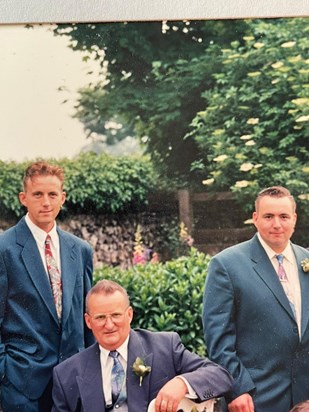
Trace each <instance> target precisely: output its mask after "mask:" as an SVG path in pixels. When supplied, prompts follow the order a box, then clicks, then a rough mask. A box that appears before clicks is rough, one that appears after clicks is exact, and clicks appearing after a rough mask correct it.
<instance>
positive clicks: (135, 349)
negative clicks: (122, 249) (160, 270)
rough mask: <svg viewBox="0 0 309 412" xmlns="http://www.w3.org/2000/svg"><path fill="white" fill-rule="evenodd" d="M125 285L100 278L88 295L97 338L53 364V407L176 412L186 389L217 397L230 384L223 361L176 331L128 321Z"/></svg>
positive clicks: (59, 410)
mask: <svg viewBox="0 0 309 412" xmlns="http://www.w3.org/2000/svg"><path fill="white" fill-rule="evenodd" d="M132 318H133V309H132V307H131V306H130V301H129V297H128V295H127V292H126V290H125V289H124V288H122V287H121V286H120V285H119V284H117V283H115V282H113V281H110V280H101V281H99V282H98V283H97V284H96V285H95V286H94V287H93V288H92V289H91V290H90V291H89V292H88V295H87V298H86V314H85V320H86V324H87V326H88V328H90V329H91V330H92V332H93V334H94V336H95V338H96V340H97V343H96V344H94V345H93V346H91V347H89V348H88V349H86V350H83V351H82V352H80V353H78V354H76V355H74V356H72V357H71V358H69V359H67V360H66V361H64V362H62V363H61V364H60V365H58V366H57V367H56V368H54V374H53V385H54V386H53V402H54V406H53V412H69V411H72V412H73V411H74V412H75V411H85V412H102V411H103V412H104V411H108V410H110V411H119V412H120V411H121V412H128V411H130V412H146V411H147V407H148V405H149V403H150V402H151V400H152V399H154V398H156V404H155V409H156V412H176V411H177V406H178V404H179V403H180V401H181V399H182V398H183V397H184V396H185V395H189V396H190V395H191V396H192V397H193V398H196V400H197V401H200V402H202V401H205V400H207V399H211V398H216V397H219V396H222V395H224V394H225V393H227V392H228V391H229V390H230V389H231V387H232V378H231V376H230V375H229V373H228V372H227V371H226V370H225V369H224V368H222V367H220V366H219V365H217V364H215V363H213V362H211V361H209V360H206V359H203V358H200V357H199V356H198V355H196V354H194V353H192V352H190V351H188V350H187V349H186V348H185V347H184V346H183V344H182V343H181V341H180V338H179V335H178V334H177V333H173V332H150V331H147V330H142V329H136V330H133V329H131V327H130V324H131V321H132Z"/></svg>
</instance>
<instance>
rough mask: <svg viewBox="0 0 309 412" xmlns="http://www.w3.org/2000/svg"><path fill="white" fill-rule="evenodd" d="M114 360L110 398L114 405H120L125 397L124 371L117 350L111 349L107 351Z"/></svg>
mask: <svg viewBox="0 0 309 412" xmlns="http://www.w3.org/2000/svg"><path fill="white" fill-rule="evenodd" d="M109 356H111V357H112V358H113V360H114V364H113V368H112V400H113V404H114V407H117V406H119V405H121V404H122V403H123V402H124V401H125V400H126V398H127V394H126V385H125V372H124V369H123V367H122V365H121V363H120V360H119V359H118V356H119V352H117V351H116V350H113V351H111V352H109Z"/></svg>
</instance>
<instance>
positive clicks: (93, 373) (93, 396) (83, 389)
mask: <svg viewBox="0 0 309 412" xmlns="http://www.w3.org/2000/svg"><path fill="white" fill-rule="evenodd" d="M89 355H90V356H89V358H88V361H87V365H86V367H85V371H84V373H83V375H82V376H76V381H77V385H78V388H79V393H80V396H81V401H82V406H83V409H82V410H84V411H86V412H87V411H91V412H104V411H105V400H104V394H103V382H102V373H101V363H100V348H99V345H98V344H96V345H94V346H93V347H92V348H91V350H90V352H89Z"/></svg>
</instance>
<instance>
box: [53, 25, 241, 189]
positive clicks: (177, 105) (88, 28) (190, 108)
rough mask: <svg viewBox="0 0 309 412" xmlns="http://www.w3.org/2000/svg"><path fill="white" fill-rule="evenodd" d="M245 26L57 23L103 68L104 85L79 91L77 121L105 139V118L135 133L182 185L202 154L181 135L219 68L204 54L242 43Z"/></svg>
mask: <svg viewBox="0 0 309 412" xmlns="http://www.w3.org/2000/svg"><path fill="white" fill-rule="evenodd" d="M246 28H247V23H246V22H245V21H224V22H223V21H193V22H189V21H181V22H164V23H162V22H144V23H141V22H139V23H135V22H133V23H132V22H131V23H112V24H111V23H100V24H93V23H89V24H76V25H59V26H58V27H57V29H56V30H55V33H56V34H58V35H67V36H69V38H70V39H71V47H72V48H73V49H74V50H82V51H87V52H88V54H89V55H88V57H86V58H90V56H95V58H96V59H98V60H99V61H100V62H101V65H102V79H101V81H98V83H97V84H91V85H89V86H88V87H85V88H84V89H83V90H81V91H80V99H79V103H78V106H77V113H76V116H77V117H78V118H79V119H80V120H81V121H82V122H83V123H84V124H85V126H86V128H87V129H88V130H89V131H90V132H97V133H101V134H106V133H105V132H106V130H105V125H106V122H107V121H109V120H110V119H113V120H116V121H118V122H119V123H121V124H123V125H124V127H125V128H128V129H130V130H132V129H134V132H135V134H136V135H137V136H138V137H139V138H140V139H141V140H142V141H143V142H144V144H145V146H146V149H147V151H148V152H149V153H150V154H151V157H152V159H153V161H154V162H155V164H156V166H157V167H159V168H160V170H161V172H162V173H164V174H166V175H167V176H169V177H173V178H175V177H177V176H178V177H180V179H179V181H181V183H182V184H183V182H184V179H185V180H186V178H187V177H188V175H190V168H191V163H192V162H193V161H194V160H195V159H196V157H197V155H198V152H199V149H198V147H197V145H196V142H195V141H194V140H193V139H186V140H184V136H185V134H186V133H187V132H188V130H189V129H188V126H189V124H190V122H191V121H192V119H193V118H194V116H195V115H196V113H197V112H198V111H199V110H202V109H203V107H204V100H203V98H202V96H201V93H202V92H203V91H204V90H205V89H208V88H210V87H212V84H213V83H214V79H213V78H212V73H213V72H214V71H215V70H219V66H218V65H219V64H220V63H219V60H217V59H214V58H213V55H212V56H211V57H209V58H207V50H208V48H209V47H212V46H214V45H215V47H217V48H218V50H220V48H221V47H227V46H228V45H229V43H230V41H232V40H235V39H238V40H239V41H240V42H242V41H243V40H242V35H243V33H244V32H245V29H246ZM178 68H179V71H178ZM173 70H174V71H175V73H176V74H175V75H173ZM120 131H121V130H119V131H118V133H117V135H116V137H115V138H117V136H119V132H120ZM123 135H125V134H123ZM114 136H115V135H114ZM119 138H120V139H121V138H122V137H121V136H120V137H119Z"/></svg>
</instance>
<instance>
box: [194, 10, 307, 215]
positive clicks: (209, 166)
mask: <svg viewBox="0 0 309 412" xmlns="http://www.w3.org/2000/svg"><path fill="white" fill-rule="evenodd" d="M250 26H251V33H248V35H246V36H245V37H244V40H245V43H244V44H241V43H239V42H238V41H234V42H232V43H231V45H230V47H228V48H224V49H222V50H221V52H220V56H219V58H220V60H221V61H222V63H223V65H222V66H221V67H220V70H219V71H216V72H214V73H213V78H214V80H215V83H214V85H213V87H212V88H211V89H208V90H205V91H204V93H203V98H204V99H205V107H204V109H203V110H201V111H200V112H199V113H197V115H196V117H195V119H194V120H193V121H192V123H191V131H190V132H189V133H188V135H187V136H188V138H190V139H191V138H193V139H194V140H195V142H196V143H197V145H198V147H199V148H200V150H201V156H200V157H199V158H198V159H196V162H195V164H193V165H192V167H196V168H199V170H200V171H201V176H204V177H203V180H204V183H205V185H206V188H207V190H223V189H228V190H229V189H231V190H232V191H234V192H235V193H236V194H237V197H238V198H239V199H240V200H241V202H244V199H247V203H245V204H247V205H251V204H252V196H253V194H256V193H257V191H258V190H259V189H260V188H263V187H267V186H271V185H273V184H282V185H284V186H288V187H289V188H290V189H291V191H292V192H293V193H295V194H298V195H299V196H300V200H301V201H303V202H304V206H306V207H308V200H309V180H308V173H309V167H308V164H309V161H308V160H309V154H308V137H309V127H308V125H309V82H308V80H309V79H308V73H309V67H308V64H309V60H308V50H309V27H308V19H301V18H293V19H278V20H269V21H267V20H265V21H260V20H257V21H252V22H251V23H250ZM216 57H217V58H218V55H217V54H216ZM243 205H244V203H243ZM248 208H249V206H248Z"/></svg>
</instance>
